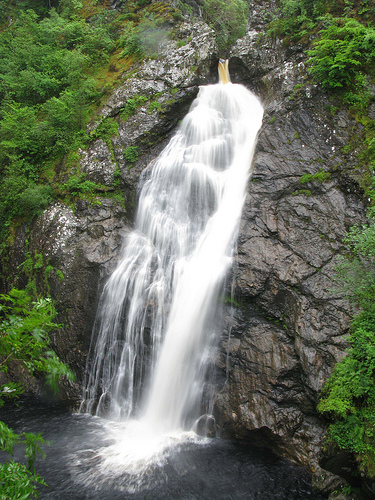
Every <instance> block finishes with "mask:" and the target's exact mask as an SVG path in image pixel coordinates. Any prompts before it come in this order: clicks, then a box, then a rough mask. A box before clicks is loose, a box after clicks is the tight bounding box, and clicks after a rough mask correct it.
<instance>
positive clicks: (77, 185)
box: [62, 174, 106, 197]
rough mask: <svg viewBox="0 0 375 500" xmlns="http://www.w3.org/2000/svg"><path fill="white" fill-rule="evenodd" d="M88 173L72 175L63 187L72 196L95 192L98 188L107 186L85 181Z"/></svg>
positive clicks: (101, 188)
mask: <svg viewBox="0 0 375 500" xmlns="http://www.w3.org/2000/svg"><path fill="white" fill-rule="evenodd" d="M85 176H86V174H80V175H72V176H71V177H69V179H68V180H67V182H66V183H65V184H63V186H62V187H63V189H64V190H66V191H67V192H68V193H69V194H70V195H71V196H73V197H76V196H79V195H81V194H93V193H94V192H95V191H97V190H101V191H102V190H105V189H106V188H105V186H102V185H101V184H95V182H92V181H87V180H86V181H85V180H84V178H85Z"/></svg>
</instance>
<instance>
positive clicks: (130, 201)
mask: <svg viewBox="0 0 375 500" xmlns="http://www.w3.org/2000/svg"><path fill="white" fill-rule="evenodd" d="M178 40H179V41H181V40H185V42H184V44H181V43H177V41H178ZM215 54H216V42H215V38H214V33H213V31H212V30H211V29H210V28H209V27H208V26H207V25H206V24H204V23H203V22H202V21H199V20H197V21H196V22H193V23H182V24H181V26H180V27H179V28H177V27H176V40H170V41H164V43H163V45H162V46H161V47H160V53H159V57H158V58H157V59H156V60H154V59H147V60H145V61H144V62H143V63H142V64H141V65H140V66H139V67H138V68H136V69H137V71H135V74H133V76H132V77H131V78H129V79H126V77H125V76H124V82H123V84H121V85H120V86H119V87H118V88H117V89H116V90H115V91H114V92H113V94H112V95H110V97H109V98H108V100H107V102H105V104H104V105H103V107H102V109H101V111H100V113H99V115H98V116H97V117H96V119H95V121H93V122H92V123H91V124H89V127H88V128H89V130H91V131H92V132H93V131H94V130H95V129H96V128H97V127H98V125H99V124H100V123H101V122H102V121H103V120H104V119H106V118H108V117H109V118H110V119H111V120H115V121H116V122H117V124H118V134H117V135H116V136H113V137H111V138H110V139H108V137H107V136H106V135H105V134H103V137H100V134H97V136H96V137H95V140H93V142H92V143H91V145H90V146H89V147H88V148H87V149H86V150H82V149H80V150H79V151H78V156H79V172H80V173H84V174H85V177H84V179H85V180H88V181H91V182H94V183H96V184H101V185H103V186H104V187H103V195H102V196H101V197H99V198H96V199H95V200H94V201H93V202H92V201H90V199H87V200H86V199H78V200H77V201H76V202H75V204H74V206H72V205H70V206H68V205H64V204H62V203H55V204H54V205H53V206H51V207H50V208H48V209H47V210H46V211H45V212H44V214H43V215H42V216H40V217H38V218H36V219H35V220H34V221H33V223H32V224H31V226H30V227H26V226H25V225H23V226H21V227H19V228H18V229H17V231H16V233H15V235H14V238H13V241H9V245H8V255H7V258H5V259H4V261H3V263H2V264H3V272H2V275H3V276H5V277H6V279H5V280H4V282H3V283H2V288H3V290H9V289H10V288H11V287H12V286H16V287H20V288H21V287H25V286H26V285H27V281H28V279H29V278H30V276H29V278H28V277H27V276H25V274H24V273H23V272H22V269H23V268H22V263H23V262H24V261H25V259H26V257H27V256H31V258H32V259H34V260H35V255H41V256H42V260H43V266H42V267H40V265H37V266H36V267H35V269H34V270H33V271H32V272H33V279H34V277H35V279H36V283H37V288H38V290H39V291H40V292H41V293H46V292H47V291H48V292H49V293H50V294H51V296H52V297H53V298H54V299H55V300H56V304H57V310H58V313H59V315H58V317H57V321H58V322H59V323H61V324H62V329H61V330H59V331H58V332H56V333H55V334H54V335H53V347H54V349H55V350H56V352H57V354H58V355H59V356H60V357H61V359H62V360H64V361H66V362H67V363H69V365H70V366H71V368H72V369H73V371H74V372H75V374H76V376H77V377H76V384H74V385H72V386H68V387H65V393H66V396H67V397H68V398H70V400H71V403H72V404H73V405H74V404H76V402H77V401H78V400H79V398H80V396H81V382H82V379H83V376H84V370H85V364H86V357H87V353H88V350H89V346H90V340H91V332H92V328H93V323H94V320H95V313H96V307H97V303H98V300H99V297H100V292H101V290H102V287H103V285H104V283H105V281H106V278H107V277H108V275H109V274H110V273H111V271H112V270H113V268H114V266H115V264H116V261H117V259H118V258H119V255H120V254H121V244H122V242H123V239H124V235H125V234H126V233H127V231H128V230H129V228H130V227H131V226H132V222H133V220H134V211H135V206H136V198H137V185H138V182H139V178H140V175H141V173H142V172H143V175H147V169H146V167H147V166H148V165H149V164H152V161H153V160H154V159H155V158H156V157H157V156H158V155H159V153H160V152H161V150H162V149H163V147H164V146H165V144H166V142H167V141H168V139H169V137H170V135H171V134H172V133H173V130H174V128H175V127H176V125H177V123H178V121H179V120H181V118H182V117H183V116H184V115H185V114H186V112H187V110H188V108H189V106H190V103H191V102H192V100H193V99H194V97H195V96H196V95H197V93H198V85H200V84H204V83H208V82H211V81H213V80H215V79H216V63H217V56H216V55H215ZM141 97H142V98H141ZM140 98H141V99H140ZM129 101H130V103H131V104H132V106H131V107H130V108H129V107H128V108H126V105H127V103H129ZM125 109H126V112H125V113H124V111H125ZM129 109H130V111H129ZM129 147H135V148H136V154H135V157H134V159H133V161H129V160H128V159H127V158H126V154H124V151H126V149H127V148H129ZM60 175H61V173H60ZM116 183H119V185H120V188H121V191H122V194H123V199H122V200H118V197H116V196H115V197H113V196H112V195H113V192H114V190H115V186H116ZM106 193H107V194H106ZM66 396H65V397H66Z"/></svg>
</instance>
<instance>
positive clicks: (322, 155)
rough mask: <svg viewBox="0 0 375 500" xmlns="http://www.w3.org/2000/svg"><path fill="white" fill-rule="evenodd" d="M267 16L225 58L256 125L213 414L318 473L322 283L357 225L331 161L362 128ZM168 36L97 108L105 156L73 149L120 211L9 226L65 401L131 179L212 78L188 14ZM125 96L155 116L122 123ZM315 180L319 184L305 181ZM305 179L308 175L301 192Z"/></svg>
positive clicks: (125, 213) (117, 240) (78, 210)
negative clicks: (47, 320) (259, 113)
mask: <svg viewBox="0 0 375 500" xmlns="http://www.w3.org/2000/svg"><path fill="white" fill-rule="evenodd" d="M273 8H275V7H274V3H273V2H272V1H270V2H268V1H266V0H264V1H259V2H257V3H254V4H253V5H252V7H251V9H250V16H249V22H248V28H247V34H246V35H245V36H244V37H243V38H242V39H240V40H238V41H237V43H236V45H235V46H234V47H232V49H231V51H230V53H229V54H228V56H229V67H230V72H231V76H232V81H233V82H236V83H237V82H238V83H242V84H244V85H246V86H247V87H248V88H249V89H250V90H252V91H254V92H255V93H256V94H257V95H258V96H259V97H260V98H261V100H262V101H263V104H264V107H265V115H264V121H263V127H262V130H261V132H260V135H259V142H258V145H257V150H256V155H255V166H254V174H253V177H252V179H251V182H250V183H249V189H248V196H247V199H246V205H245V209H244V213H243V217H242V222H241V228H240V234H239V240H238V255H237V257H236V264H235V266H234V271H233V279H234V292H235V293H234V297H235V303H236V304H237V305H236V306H235V307H234V313H233V314H232V316H230V318H229V319H230V321H231V322H232V325H231V328H232V330H231V337H230V340H229V341H228V338H227V334H226V335H225V338H223V339H222V342H221V353H220V356H218V361H217V364H218V371H219V376H218V394H217V397H216V401H215V417H216V420H217V423H218V424H219V427H220V429H221V432H222V435H223V436H226V437H235V438H240V439H246V440H251V441H254V442H260V443H263V444H268V445H269V446H270V447H272V448H273V449H274V450H275V451H277V452H278V453H282V454H284V455H285V456H288V457H290V458H292V459H293V460H296V461H297V462H300V463H304V464H307V465H309V466H311V467H315V468H316V467H318V461H319V453H320V451H319V450H320V443H321V440H322V437H323V434H324V431H325V423H324V421H323V419H322V417H321V416H319V415H318V414H317V411H316V408H315V407H316V402H317V399H318V395H319V391H320V389H321V388H322V385H323V383H324V382H325V380H326V379H327V377H328V376H329V374H330V372H331V370H332V367H333V365H334V363H335V362H336V361H338V360H340V359H341V357H342V356H343V355H344V351H345V348H346V340H345V339H346V335H347V331H348V326H349V322H350V318H351V315H352V313H353V311H352V310H351V307H350V305H349V303H348V302H347V301H346V300H345V299H344V298H342V297H341V296H340V295H339V294H338V293H337V292H336V291H335V290H334V289H333V288H334V287H333V283H332V277H333V275H334V271H333V270H334V266H335V263H336V262H337V258H338V256H339V255H340V253H341V252H342V249H343V248H342V240H343V238H344V236H345V234H346V231H347V230H348V228H349V227H351V226H352V225H353V224H354V223H355V222H358V221H360V220H361V219H362V218H363V217H364V205H363V199H362V198H363V197H362V192H361V189H360V188H359V186H358V184H357V182H356V180H355V177H354V175H353V174H352V173H351V172H352V168H353V167H354V166H355V159H354V158H351V157H350V156H348V155H345V154H344V153H343V152H342V148H343V147H344V146H345V144H346V143H347V142H348V140H349V136H350V134H356V133H358V134H360V129H358V130H357V129H356V127H358V125H356V123H355V122H354V121H353V120H352V119H351V118H350V117H349V116H347V115H346V113H345V112H344V111H340V112H338V113H331V112H330V110H332V103H331V102H330V100H329V99H328V97H327V95H325V94H324V93H323V92H322V91H321V90H320V89H319V88H318V87H317V86H315V85H312V84H311V83H309V80H308V78H307V71H306V66H305V65H306V56H305V55H304V53H303V50H302V48H301V47H283V46H282V45H281V44H280V42H277V41H273V40H271V39H270V38H267V37H266V35H265V26H266V24H267V19H268V16H269V14H270V12H271V11H272V9H273ZM179 30H180V37H181V39H184V40H186V44H185V45H182V46H181V44H177V43H176V41H165V42H164V44H163V46H162V47H161V49H160V53H159V55H158V58H157V59H156V60H154V59H150V60H146V61H144V62H143V63H142V64H141V65H140V66H139V67H138V68H137V71H136V72H135V73H134V75H133V76H132V77H131V78H130V79H127V80H124V81H123V83H122V84H121V85H120V86H119V87H118V88H117V90H116V91H115V92H114V93H113V94H112V95H111V96H110V97H109V99H108V100H107V102H106V103H105V105H104V106H103V108H102V110H101V112H100V114H99V117H98V119H99V121H100V120H103V119H104V118H105V117H113V118H114V119H115V120H116V121H117V123H118V125H119V134H118V136H116V137H113V138H112V140H111V147H109V146H108V144H107V143H106V142H105V141H104V140H102V139H97V140H96V141H95V142H93V143H92V144H91V146H90V147H89V148H88V149H87V150H85V151H80V163H81V171H82V172H86V174H87V179H89V180H93V181H94V182H100V183H102V184H104V185H106V186H107V187H108V188H110V189H111V188H112V187H113V184H114V182H115V177H114V176H115V171H116V168H117V167H118V169H119V171H120V184H121V188H122V190H123V192H124V198H125V203H124V205H120V204H118V203H117V202H116V201H115V200H114V199H112V198H105V197H104V195H103V198H102V199H101V200H100V204H94V205H93V204H90V203H89V202H87V201H84V200H79V201H77V202H76V204H75V206H74V207H69V206H64V205H62V204H59V203H56V204H55V205H53V206H51V207H50V208H49V209H47V210H46V211H45V213H44V214H43V215H42V216H41V217H39V218H37V219H36V220H34V222H33V224H32V225H31V227H30V228H28V229H27V230H26V228H25V227H22V228H19V230H18V232H17V233H16V235H15V238H14V242H13V244H12V245H11V246H10V247H9V259H8V264H7V274H8V276H13V280H11V281H13V283H12V284H18V286H20V285H22V283H23V282H24V280H25V278H24V277H23V276H22V273H20V270H19V266H20V264H21V263H22V262H23V260H24V258H25V251H26V249H27V251H28V252H29V253H30V254H31V255H34V254H35V252H37V253H41V254H43V256H44V263H45V265H50V266H53V269H54V271H52V272H51V274H50V276H49V278H48V286H49V288H50V292H51V295H52V296H53V297H54V298H55V299H56V300H57V304H58V310H59V319H60V321H61V322H62V323H63V325H64V327H63V331H62V333H60V334H58V335H57V334H56V336H55V338H54V343H55V347H56V351H57V353H58V354H59V355H60V356H61V358H62V359H64V360H66V361H67V362H69V363H70V365H71V366H72V368H73V369H74V370H75V371H76V373H77V375H78V378H77V386H76V387H73V388H70V389H68V392H70V394H71V396H72V395H75V396H77V394H79V383H80V380H81V378H82V373H83V370H84V366H85V358H86V356H87V351H88V348H89V343H90V333H91V329H92V325H93V322H94V317H95V309H96V304H97V302H98V297H99V294H100V290H101V288H102V286H103V284H104V283H105V279H106V277H107V276H108V274H109V273H110V272H111V270H112V269H113V267H114V265H115V263H116V259H117V257H118V255H119V250H120V247H121V242H122V239H123V236H124V234H125V233H126V232H127V231H128V229H129V227H131V221H132V220H133V215H134V207H135V204H136V203H135V200H136V196H137V183H138V181H139V178H140V175H141V174H142V175H147V168H146V167H147V165H148V164H150V162H151V163H152V160H153V159H154V158H155V157H156V156H157V154H158V153H159V152H160V151H161V150H162V148H163V147H164V145H165V143H166V141H167V140H168V138H169V137H170V136H171V134H172V133H173V130H174V129H175V127H176V126H177V123H178V121H179V120H180V119H181V118H182V117H183V116H184V114H185V113H186V111H187V109H188V107H189V105H190V103H191V101H192V100H193V98H194V97H195V95H196V94H197V92H198V85H201V84H204V83H211V82H214V81H216V66H217V61H218V56H219V54H218V50H217V47H216V44H215V38H214V33H213V32H212V30H211V29H210V28H209V27H208V26H207V25H205V24H204V23H203V22H202V20H200V19H197V18H196V19H193V20H186V22H184V23H182V24H181V26H180V28H179ZM136 95H138V96H139V95H143V96H146V97H147V99H148V103H149V102H150V99H153V100H154V101H153V102H155V106H154V109H153V110H152V111H151V110H150V106H149V104H142V103H141V104H140V105H139V106H138V107H137V108H136V110H135V112H134V113H133V114H132V115H131V116H130V117H129V116H128V117H126V118H124V116H123V114H122V111H123V110H124V108H125V106H126V103H127V102H128V101H129V99H132V98H134V96H136ZM249 119H251V117H249ZM92 127H95V125H94V124H92ZM129 146H137V147H138V159H137V160H136V161H134V162H132V163H129V162H128V161H127V160H126V157H125V156H124V150H125V149H126V148H128V147H129ZM111 149H112V152H111ZM321 171H324V172H325V174H324V175H323V176H321V177H323V179H322V178H319V179H320V181H318V180H317V177H315V178H313V177H312V176H313V175H314V174H316V173H318V172H321ZM303 174H310V175H311V177H310V181H309V182H307V183H304V184H302V183H301V177H302V175H303ZM328 174H329V175H328ZM26 240H27V246H26V243H25V242H26ZM57 270H58V271H60V272H59V273H58V272H57ZM62 276H63V277H62ZM38 279H39V280H42V277H41V276H40V277H39V278H38ZM228 317H229V314H228ZM229 319H228V321H229Z"/></svg>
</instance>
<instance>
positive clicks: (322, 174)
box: [299, 169, 331, 184]
mask: <svg viewBox="0 0 375 500" xmlns="http://www.w3.org/2000/svg"><path fill="white" fill-rule="evenodd" d="M330 178H331V174H330V173H329V172H326V171H325V170H323V169H320V170H319V172H316V174H303V175H301V178H300V180H299V182H300V184H307V183H308V182H313V181H315V182H320V183H322V182H325V181H329V180H330Z"/></svg>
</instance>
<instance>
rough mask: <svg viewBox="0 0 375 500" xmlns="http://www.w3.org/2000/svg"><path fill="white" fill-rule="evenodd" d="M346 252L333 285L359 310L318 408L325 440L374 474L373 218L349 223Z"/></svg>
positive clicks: (374, 312) (374, 325)
mask: <svg viewBox="0 0 375 500" xmlns="http://www.w3.org/2000/svg"><path fill="white" fill-rule="evenodd" d="M346 243H347V245H348V248H349V249H350V253H349V254H348V255H347V256H346V258H343V259H342V261H341V263H340V264H339V266H338V268H337V273H338V284H339V287H340V289H341V290H344V292H346V294H347V295H348V296H349V297H351V299H352V300H353V301H354V302H355V303H356V304H358V305H359V306H360V307H361V308H362V311H361V312H360V313H359V314H358V315H357V316H356V318H355V319H354V321H353V322H352V325H351V332H350V337H349V342H350V348H349V349H348V354H347V356H346V357H345V358H344V359H343V360H342V361H341V362H340V363H338V364H337V365H336V367H335V369H334V371H333V373H332V376H331V378H330V379H329V380H328V382H327V383H326V385H325V387H324V389H323V393H322V399H321V401H320V403H319V405H318V409H319V411H321V412H323V413H325V414H326V415H327V416H328V417H329V418H330V420H331V424H330V427H329V431H328V443H331V444H335V445H336V446H338V447H339V448H340V449H342V450H346V451H349V452H352V453H354V454H355V456H356V458H357V460H358V462H359V467H360V470H361V471H362V472H364V473H365V474H366V475H367V476H369V477H371V478H375V446H374V439H375V377H374V376H375V267H374V258H375V219H374V218H373V217H371V216H370V218H369V225H368V226H366V227H363V228H359V227H357V226H356V227H354V228H352V230H351V231H350V233H349V236H348V238H347V240H346Z"/></svg>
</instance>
